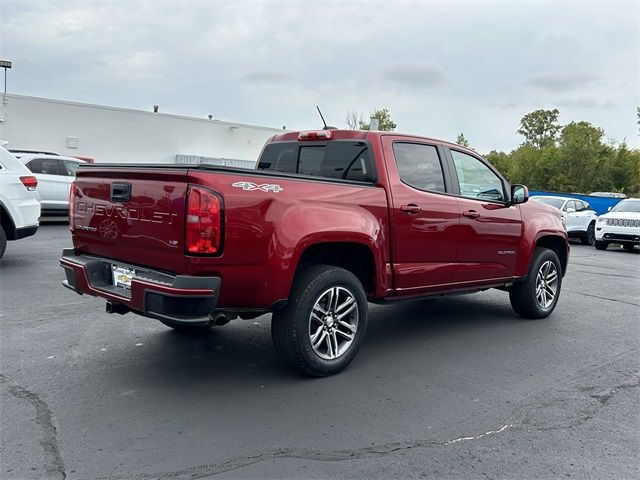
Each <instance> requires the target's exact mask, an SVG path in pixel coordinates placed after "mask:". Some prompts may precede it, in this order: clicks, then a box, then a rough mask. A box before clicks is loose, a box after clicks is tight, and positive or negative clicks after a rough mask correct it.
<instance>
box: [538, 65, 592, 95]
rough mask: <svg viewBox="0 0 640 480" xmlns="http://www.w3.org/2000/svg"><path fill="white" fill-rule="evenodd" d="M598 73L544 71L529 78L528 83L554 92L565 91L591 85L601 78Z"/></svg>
mask: <svg viewBox="0 0 640 480" xmlns="http://www.w3.org/2000/svg"><path fill="white" fill-rule="evenodd" d="M599 79H600V77H599V76H598V75H593V74H591V73H588V72H584V71H577V70H572V71H565V72H544V73H537V74H535V75H533V76H531V77H529V79H528V80H527V83H528V84H530V85H533V86H534V87H538V88H541V89H543V90H549V91H552V92H565V91H567V90H576V89H579V88H584V87H586V86H588V85H591V84H592V83H594V82H595V81H596V80H599Z"/></svg>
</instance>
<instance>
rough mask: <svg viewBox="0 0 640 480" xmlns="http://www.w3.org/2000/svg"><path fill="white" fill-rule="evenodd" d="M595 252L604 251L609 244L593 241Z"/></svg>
mask: <svg viewBox="0 0 640 480" xmlns="http://www.w3.org/2000/svg"><path fill="white" fill-rule="evenodd" d="M595 245H596V250H606V249H607V247H608V246H609V244H608V243H607V242H602V241H600V240H596V241H595Z"/></svg>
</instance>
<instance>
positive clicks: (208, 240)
mask: <svg viewBox="0 0 640 480" xmlns="http://www.w3.org/2000/svg"><path fill="white" fill-rule="evenodd" d="M221 247H222V198H220V196H219V195H218V194H217V193H214V192H212V191H211V190H209V189H207V188H203V187H198V186H194V185H190V186H189V188H188V189H187V218H186V246H185V249H186V251H187V253H192V254H205V255H214V254H219V253H220V251H221Z"/></svg>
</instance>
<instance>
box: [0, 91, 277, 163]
mask: <svg viewBox="0 0 640 480" xmlns="http://www.w3.org/2000/svg"><path fill="white" fill-rule="evenodd" d="M0 96H1V94H0ZM278 132H282V130H280V129H276V128H268V127H259V126H255V125H244V124H240V123H230V122H223V121H218V120H209V119H206V118H194V117H185V116H180V115H171V114H166V113H153V112H152V111H149V112H145V111H140V110H131V109H126V108H115V107H104V106H100V105H89V104H84V103H76V102H66V101H61V100H51V99H47V98H38V97H28V96H23V95H13V94H7V101H6V105H4V106H3V105H1V104H0V140H3V141H8V144H7V145H6V146H5V148H8V149H21V150H40V151H50V152H55V153H58V154H60V155H68V156H74V157H75V156H87V157H92V158H94V159H95V160H96V162H131V163H133V162H135V163H176V161H178V162H180V163H193V162H194V161H196V160H197V157H212V158H218V159H220V158H223V159H234V160H241V161H239V162H238V161H227V162H223V163H227V164H229V165H235V166H247V165H252V164H253V162H255V160H256V158H257V157H258V154H259V153H260V150H261V149H262V146H263V144H264V142H265V141H266V140H267V139H268V138H269V137H271V136H272V135H274V134H276V133H278ZM242 160H244V162H242Z"/></svg>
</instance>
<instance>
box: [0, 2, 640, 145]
mask: <svg viewBox="0 0 640 480" xmlns="http://www.w3.org/2000/svg"><path fill="white" fill-rule="evenodd" d="M639 18H640V2H639V1H627V2H614V1H606V2H586V1H580V2H569V1H564V2H560V1H537V2H518V1H511V2H504V1H502V2H480V1H477V2H469V1H466V2H462V1H449V2H444V1H441V2H430V1H420V2H408V1H404V2H384V1H357V2H337V1H327V0H324V1H322V2H294V1H279V2H276V1H265V2H260V1H252V2H249V1H235V2H232V1H226V2H215V1H180V2H178V1H150V2H141V3H140V2H131V1H126V2H124V1H93V2H80V1H41V2H16V1H11V0H0V58H2V59H7V60H11V61H13V62H14V65H13V69H12V70H10V71H9V79H8V91H9V93H18V94H24V95H33V96H42V97H48V98H56V99H63V100H73V101H80V102H88V103H96V104H101V105H110V106H118V107H127V108H136V109H143V110H151V109H152V105H153V104H158V105H160V111H161V112H165V113H175V114H180V115H189V116H199V117H206V116H207V114H212V115H213V116H214V117H215V118H219V119H224V120H229V121H236V122H242V123H251V124H257V125H266V126H273V127H282V126H283V125H286V126H287V128H290V129H309V128H316V127H319V126H321V123H320V120H319V118H318V117H317V113H316V111H315V105H316V104H318V105H320V107H321V108H322V110H323V113H324V115H325V118H326V119H327V122H328V123H329V124H332V125H335V126H338V127H345V126H346V121H345V118H346V115H347V112H348V111H351V110H355V111H357V112H362V113H364V114H366V116H368V114H369V113H370V112H371V111H372V110H374V109H375V108H378V107H387V108H389V110H390V111H391V115H392V118H393V120H394V121H395V122H396V123H397V124H398V127H397V130H398V131H401V132H409V133H417V134H422V135H427V136H433V137H438V138H444V139H449V140H453V139H455V137H456V135H457V134H458V133H459V132H461V131H462V132H464V134H465V136H466V137H467V138H468V139H469V140H470V142H471V145H472V146H473V147H474V148H476V149H477V150H478V151H480V152H483V153H484V152H487V151H489V150H492V149H502V150H511V149H512V148H515V147H517V145H518V144H519V143H520V142H521V141H522V139H521V137H519V136H518V135H517V134H516V133H515V131H516V130H517V129H518V125H519V121H520V118H522V116H523V115H524V114H525V113H527V112H530V111H532V110H535V109H538V108H558V109H559V110H560V120H561V122H562V123H563V124H564V123H568V122H570V121H573V120H577V121H579V120H586V121H589V122H591V123H593V124H594V125H597V126H600V127H602V128H604V130H605V132H606V135H607V137H608V138H613V139H616V140H618V141H620V140H623V139H624V138H626V139H627V142H628V143H629V144H630V145H632V146H636V147H637V146H638V135H637V127H636V106H637V105H640V99H639V95H640V93H639V92H640V84H639V59H640V37H639V31H640V20H639Z"/></svg>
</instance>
